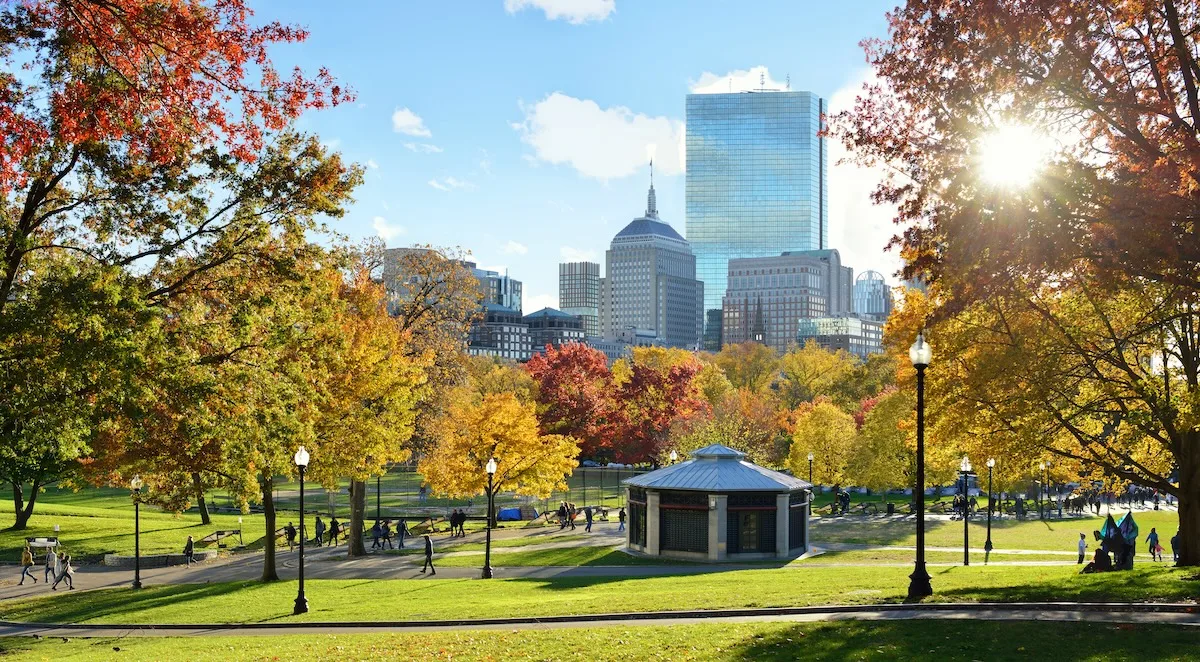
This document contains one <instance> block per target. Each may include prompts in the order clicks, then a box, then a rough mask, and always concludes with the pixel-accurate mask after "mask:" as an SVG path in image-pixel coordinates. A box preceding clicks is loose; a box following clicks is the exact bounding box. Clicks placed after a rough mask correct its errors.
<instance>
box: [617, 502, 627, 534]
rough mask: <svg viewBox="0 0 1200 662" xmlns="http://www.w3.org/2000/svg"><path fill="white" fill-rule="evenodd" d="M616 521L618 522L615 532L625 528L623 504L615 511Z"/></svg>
mask: <svg viewBox="0 0 1200 662" xmlns="http://www.w3.org/2000/svg"><path fill="white" fill-rule="evenodd" d="M617 521H618V522H620V524H618V525H617V533H620V532H622V531H624V530H625V506H621V510H620V511H619V512H617Z"/></svg>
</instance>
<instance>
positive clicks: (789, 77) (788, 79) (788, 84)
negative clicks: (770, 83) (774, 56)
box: [787, 74, 792, 91]
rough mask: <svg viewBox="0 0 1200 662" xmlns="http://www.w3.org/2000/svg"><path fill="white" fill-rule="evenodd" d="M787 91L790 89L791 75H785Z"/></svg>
mask: <svg viewBox="0 0 1200 662" xmlns="http://www.w3.org/2000/svg"><path fill="white" fill-rule="evenodd" d="M787 89H788V90H789V91H790V90H791V89H792V75H791V74H788V75H787Z"/></svg>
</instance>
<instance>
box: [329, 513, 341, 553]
mask: <svg viewBox="0 0 1200 662" xmlns="http://www.w3.org/2000/svg"><path fill="white" fill-rule="evenodd" d="M341 526H342V525H341V524H340V523H339V522H338V521H337V515H334V516H333V517H331V518H329V546H330V547H337V543H338V534H339V533H341Z"/></svg>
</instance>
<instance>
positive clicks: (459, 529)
mask: <svg viewBox="0 0 1200 662" xmlns="http://www.w3.org/2000/svg"><path fill="white" fill-rule="evenodd" d="M466 523H467V511H465V510H459V509H458V508H455V509H454V512H452V513H450V537H451V538H460V537H466V535H467V532H466V531H465V530H463V525H464V524H466Z"/></svg>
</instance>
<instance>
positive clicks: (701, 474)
mask: <svg viewBox="0 0 1200 662" xmlns="http://www.w3.org/2000/svg"><path fill="white" fill-rule="evenodd" d="M691 457H692V459H690V460H685V461H683V462H680V463H678V464H672V465H671V466H668V467H663V468H661V469H657V470H655V471H650V472H648V473H644V474H641V475H640V476H634V477H633V478H628V479H626V480H623V481H621V482H622V483H623V484H625V485H629V486H631V487H648V488H650V489H655V490H695V491H700V492H792V491H795V490H803V489H807V488H810V487H812V483H809V482H807V481H803V480H800V479H799V478H796V477H795V476H789V475H787V474H784V473H780V472H778V471H772V470H770V469H766V468H764V467H760V466H758V465H757V464H754V463H753V462H748V461H746V460H745V459H744V458H745V457H746V454H745V453H743V452H741V451H737V450H734V449H732V448H730V447H728V446H723V445H721V444H713V445H711V446H705V447H704V448H701V449H700V450H697V451H693V452H692V453H691Z"/></svg>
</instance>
